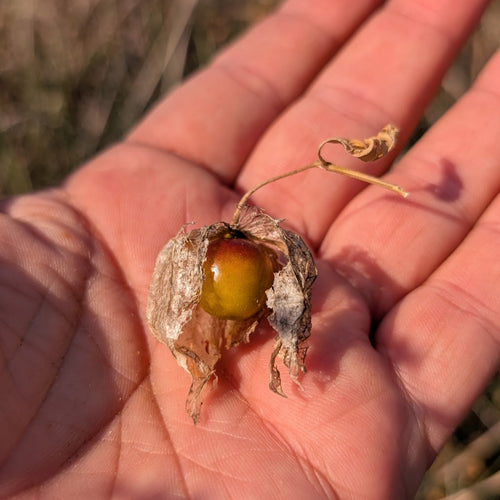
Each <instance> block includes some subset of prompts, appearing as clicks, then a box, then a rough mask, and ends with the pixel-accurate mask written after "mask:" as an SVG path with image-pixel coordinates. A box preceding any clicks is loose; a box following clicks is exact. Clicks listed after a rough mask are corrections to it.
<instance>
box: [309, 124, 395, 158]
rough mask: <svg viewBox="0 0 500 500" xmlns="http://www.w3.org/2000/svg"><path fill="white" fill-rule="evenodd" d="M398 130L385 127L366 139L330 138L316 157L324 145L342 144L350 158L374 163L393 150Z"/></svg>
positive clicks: (391, 126)
mask: <svg viewBox="0 0 500 500" xmlns="http://www.w3.org/2000/svg"><path fill="white" fill-rule="evenodd" d="M398 133H399V130H398V128H397V127H395V126H394V125H391V124H389V125H386V126H385V127H384V128H383V129H382V130H381V131H380V132H379V133H378V134H377V135H376V136H374V137H369V138H368V139H363V140H359V139H345V138H344V137H332V138H331V139H327V140H326V141H324V142H323V143H322V144H321V145H320V147H319V153H318V156H319V157H320V159H321V160H322V161H323V162H324V163H326V162H325V160H323V158H322V156H321V150H322V149H323V146H325V145H326V144H342V146H344V149H345V150H346V151H347V152H348V153H349V154H351V155H352V156H354V157H356V158H359V159H360V160H363V161H375V160H378V159H380V158H382V157H383V156H385V155H386V154H387V153H389V151H391V150H392V149H393V147H394V146H395V144H396V141H397V138H398Z"/></svg>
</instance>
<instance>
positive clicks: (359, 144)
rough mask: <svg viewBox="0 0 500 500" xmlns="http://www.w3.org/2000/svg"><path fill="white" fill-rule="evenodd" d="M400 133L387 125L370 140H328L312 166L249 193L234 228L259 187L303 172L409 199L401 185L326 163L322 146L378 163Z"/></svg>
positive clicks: (324, 142)
mask: <svg viewBox="0 0 500 500" xmlns="http://www.w3.org/2000/svg"><path fill="white" fill-rule="evenodd" d="M397 134H398V129H397V128H396V127H395V126H394V125H386V126H385V127H384V128H383V129H382V130H381V131H380V132H379V134H378V135H376V136H375V137H370V138H368V139H365V140H364V141H360V140H357V139H352V140H349V139H344V138H342V137H334V138H332V139H327V140H326V141H323V142H322V143H321V144H320V146H319V148H318V160H316V161H314V162H312V163H310V164H309V165H305V166H303V167H300V168H297V169H295V170H291V171H289V172H285V173H284V174H280V175H277V176H275V177H271V178H270V179H267V180H265V181H263V182H261V183H260V184H258V185H257V186H255V187H253V188H252V189H250V190H249V191H247V192H246V193H245V194H244V195H243V196H242V197H241V199H240V201H239V203H238V205H237V206H236V210H235V212H234V215H233V221H232V223H231V225H232V226H237V225H238V222H239V220H240V215H241V211H242V209H243V207H244V206H245V204H246V203H247V201H248V199H249V198H250V197H251V196H252V195H253V194H254V193H255V192H256V191H258V190H259V189H260V188H262V187H264V186H267V185H268V184H271V183H272V182H275V181H279V180H280V179H284V178H285V177H291V176H292V175H296V174H300V173H301V172H305V171H306V170H310V169H312V168H322V169H323V170H326V171H327V172H335V173H337V174H341V175H346V176H347V177H351V178H353V179H357V180H360V181H363V182H367V183H369V184H375V185H377V186H380V187H383V188H384V189H388V190H390V191H393V192H394V193H397V194H399V195H400V196H402V197H403V198H406V197H407V196H408V194H409V193H408V192H407V191H405V190H404V189H403V188H401V187H400V186H398V185H396V184H392V183H391V182H386V181H383V180H382V179H379V178H378V177H374V176H372V175H369V174H365V173H363V172H359V171H357V170H351V169H350V168H345V167H341V166H339V165H335V164H333V163H330V162H329V161H327V160H325V158H324V157H323V156H322V154H321V153H322V150H323V147H324V146H325V145H326V144H332V143H333V144H341V145H342V146H344V149H345V150H346V151H347V152H348V153H350V154H351V155H352V156H355V157H356V158H359V159H361V160H364V161H374V160H378V159H379V158H382V157H383V156H385V155H386V154H387V153H388V152H389V151H391V150H392V148H393V147H394V145H395V143H396V138H397Z"/></svg>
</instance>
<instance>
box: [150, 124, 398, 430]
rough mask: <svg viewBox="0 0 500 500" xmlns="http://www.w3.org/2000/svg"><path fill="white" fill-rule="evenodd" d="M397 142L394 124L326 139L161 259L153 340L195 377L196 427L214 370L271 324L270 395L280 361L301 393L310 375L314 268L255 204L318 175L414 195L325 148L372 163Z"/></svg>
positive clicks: (153, 287) (182, 236)
mask: <svg viewBox="0 0 500 500" xmlns="http://www.w3.org/2000/svg"><path fill="white" fill-rule="evenodd" d="M396 137H397V129H396V128H395V127H394V126H392V125H388V126H386V127H385V128H384V129H382V131H381V132H380V133H379V134H378V135H377V136H376V137H372V138H369V139H366V140H364V141H359V140H348V139H344V138H339V137H335V138H332V139H328V140H327V141H324V142H323V143H322V144H321V145H320V147H319V150H318V160H317V161H315V162H313V163H311V164H309V165H306V166H305V167H302V168H299V169H297V170H294V171H292V172H288V173H286V174H283V175H279V176H277V177H274V178H272V179H269V180H267V181H264V182H263V183H261V184H259V185H258V186H256V187H255V188H254V189H252V190H250V191H249V192H247V193H246V194H245V195H244V196H243V197H242V199H241V201H240V203H239V204H238V206H237V207H236V210H235V213H234V217H233V220H232V222H231V223H230V224H228V223H226V222H216V223H214V224H211V225H210V226H205V227H202V228H199V229H194V230H192V231H190V232H186V226H184V227H182V228H181V230H180V231H179V233H178V234H177V236H175V237H174V238H172V239H171V240H170V241H169V242H168V243H167V244H166V246H165V247H164V248H163V249H162V250H161V251H160V253H159V255H158V257H157V260H156V265H155V269H154V272H153V276H152V279H151V284H150V288H149V297H148V307H147V319H148V323H149V326H150V328H151V330H152V332H153V334H154V335H155V337H157V338H158V340H160V342H163V343H164V344H166V345H167V346H168V347H169V348H170V350H171V351H172V354H173V355H174V357H175V359H176V361H177V363H178V364H179V365H180V366H182V367H183V368H184V369H185V370H186V371H187V372H189V373H190V375H191V378H192V383H191V387H190V389H189V393H188V396H187V400H186V410H187V412H188V413H189V415H190V416H191V418H192V419H193V421H194V422H195V423H196V422H197V421H198V418H199V415H200V407H201V403H202V399H203V398H202V396H203V394H202V393H203V390H204V389H205V388H206V387H207V383H208V382H209V381H210V380H212V379H216V373H215V366H216V364H217V361H218V360H219V359H220V357H221V353H222V351H223V349H224V348H226V349H229V348H231V347H233V346H235V345H237V344H239V343H240V342H248V341H249V337H250V334H251V333H252V332H253V331H254V330H255V328H256V327H257V325H258V324H259V322H260V321H261V320H262V319H263V318H264V317H267V321H268V322H269V324H270V325H271V326H272V327H273V328H274V329H275V330H276V332H277V336H276V341H275V344H274V348H273V351H272V353H271V357H270V365H269V387H270V389H271V390H273V391H274V392H276V393H278V394H280V395H282V396H285V394H284V392H283V390H282V387H281V377H280V372H279V370H278V368H277V366H276V360H277V358H281V359H282V360H283V363H284V365H285V366H286V367H287V368H288V370H289V373H290V376H291V378H292V380H293V381H294V382H296V383H297V384H299V385H300V383H299V375H300V373H301V372H304V371H305V365H304V360H305V355H306V350H307V346H306V342H305V341H306V339H307V338H308V337H309V335H310V332H311V305H310V304H311V289H312V285H313V282H314V280H315V278H316V275H317V270H316V266H315V264H314V260H313V258H312V255H311V253H310V251H309V249H308V248H307V246H306V245H305V243H304V242H303V240H302V238H301V237H300V236H299V235H297V234H295V233H293V232H292V231H288V230H286V229H283V228H282V227H281V226H280V224H279V221H278V220H275V219H273V218H272V217H270V216H269V215H267V214H265V213H264V212H263V211H262V210H260V209H259V208H255V207H250V206H248V205H247V201H248V199H249V197H250V196H251V195H252V194H253V193H254V192H255V191H256V190H257V189H260V188H261V187H263V186H265V185H267V184H269V183H271V182H275V181H277V180H279V179H282V178H284V177H288V176H290V175H295V174H297V173H300V172H303V171H305V170H308V169H311V168H322V169H325V170H327V171H331V172H337V173H340V174H343V175H348V176H350V177H354V178H356V179H359V180H363V181H365V182H369V183H372V184H377V185H380V186H382V187H384V188H387V189H390V190H392V191H395V192H396V193H398V194H400V195H402V196H407V193H406V192H405V191H404V190H402V189H401V188H400V187H398V186H396V185H394V184H390V183H387V182H384V181H382V180H380V179H377V178H374V177H371V176H368V175H366V174H363V173H361V172H357V171H353V170H349V169H345V168H343V167H339V166H337V165H334V164H332V163H330V162H328V161H326V160H325V158H324V157H323V155H322V150H323V147H324V146H325V145H326V144H329V143H338V144H341V145H343V146H344V148H345V149H346V151H347V152H349V153H350V154H352V155H353V156H356V157H357V158H360V159H362V160H365V161H373V160H377V159H379V158H381V157H383V156H384V155H385V154H387V153H388V152H389V151H390V150H391V149H392V148H393V146H394V144H395V141H396Z"/></svg>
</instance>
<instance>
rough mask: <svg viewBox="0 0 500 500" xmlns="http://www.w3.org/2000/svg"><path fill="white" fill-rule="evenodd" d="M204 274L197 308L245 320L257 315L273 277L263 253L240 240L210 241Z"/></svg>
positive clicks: (244, 240)
mask: <svg viewBox="0 0 500 500" xmlns="http://www.w3.org/2000/svg"><path fill="white" fill-rule="evenodd" d="M203 273H204V276H205V278H204V280H203V287H202V289H201V297H200V306H201V307H202V308H203V309H205V311H207V312H208V313H210V314H212V315H213V316H215V317H217V318H221V319H247V318H251V317H252V316H254V315H255V314H256V313H258V312H259V311H260V310H261V309H262V308H263V307H264V306H265V303H266V290H267V289H268V288H269V287H270V286H271V285H272V283H273V277H274V275H273V273H274V270H273V264H272V261H271V259H270V258H269V257H268V255H267V254H266V253H265V251H264V250H263V249H261V247H259V246H258V245H257V244H256V243H252V242H251V241H249V240H246V239H243V238H229V239H228V238H226V239H219V240H215V241H212V242H211V243H210V244H209V246H208V249H207V254H206V260H205V262H204V264H203Z"/></svg>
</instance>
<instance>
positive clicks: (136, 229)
mask: <svg viewBox="0 0 500 500" xmlns="http://www.w3.org/2000/svg"><path fill="white" fill-rule="evenodd" d="M381 3H382V2H380V1H375V0H363V1H360V2H352V1H346V0H336V1H326V0H324V1H317V2H310V1H308V0H290V1H288V2H287V3H285V4H284V6H283V7H282V9H281V10H280V11H278V12H277V13H276V14H275V15H274V16H272V17H271V18H269V19H267V20H266V21H265V22H264V23H262V24H261V25H259V26H257V27H256V28H255V29H254V30H253V31H251V32H250V33H249V34H248V35H247V36H246V37H245V38H244V39H242V40H240V41H239V42H238V43H237V44H235V45H234V46H233V47H231V48H230V49H229V50H227V51H226V52H225V53H223V54H221V55H220V56H219V57H218V58H217V59H216V60H215V61H214V62H213V63H212V64H211V65H210V67H208V68H207V69H206V70H204V71H203V72H201V73H199V74H198V75H196V76H195V77H194V78H192V79H191V80H190V81H189V82H188V83H186V84H185V85H184V86H182V87H180V88H179V89H178V90H176V91H175V92H174V93H173V94H172V95H171V96H170V97H168V98H167V99H166V101H165V102H163V103H162V104H161V105H160V106H159V107H158V108H157V109H156V110H155V111H154V112H153V113H152V114H151V115H150V116H149V117H147V119H146V120H145V121H144V122H143V123H141V124H140V125H139V126H138V127H137V128H136V130H134V131H133V132H132V133H131V135H130V136H129V137H128V138H127V139H126V140H125V141H124V142H123V143H121V144H119V145H117V146H115V147H113V148H111V149H110V150H108V151H107V152H105V153H104V154H102V155H101V156H100V157H98V158H96V159H95V160H93V161H92V162H90V163H89V164H88V165H86V166H84V167H83V168H82V169H80V170H79V171H78V172H77V173H76V174H74V175H73V176H72V177H71V178H69V179H68V181H67V182H66V183H65V185H63V186H62V187H61V188H58V189H54V190H50V191H46V192H42V193H37V194H34V195H30V196H24V197H19V198H15V199H12V200H7V201H5V202H3V206H2V215H1V219H0V235H1V246H0V263H1V264H0V274H1V281H0V282H1V288H0V294H1V300H0V308H1V309H0V311H1V312H0V320H1V329H2V330H1V336H0V348H1V351H0V352H1V371H0V400H1V402H2V403H1V405H2V406H1V411H0V496H13V497H16V496H19V497H30V496H32V495H37V496H39V497H40V498H51V499H53V498H105V497H113V498H175V497H182V498H184V497H192V498H297V499H299V498H308V499H309V498H323V497H325V498H334V497H335V496H338V497H340V498H357V499H358V498H405V497H409V498H411V497H412V495H413V494H414V492H415V490H416V488H417V486H418V484H419V481H420V479H421V477H422V475H423V473H424V471H425V469H426V467H428V465H429V463H430V461H431V460H432V458H433V457H434V455H435V453H436V450H437V449H438V448H439V447H440V445H441V444H442V443H443V441H444V440H445V439H446V437H447V436H448V435H449V433H450V432H451V431H452V429H453V428H454V427H455V426H456V424H457V423H458V422H459V420H460V418H461V417H462V416H463V415H464V413H465V412H466V410H467V408H468V407H469V406H470V405H471V404H472V401H473V400H474V398H475V397H476V396H477V394H478V393H479V392H480V391H481V389H482V388H483V387H484V385H485V384H486V383H487V381H488V379H489V378H490V377H491V375H492V374H493V373H494V371H495V370H496V369H497V367H498V358H499V348H498V333H499V325H500V314H499V312H498V311H500V303H499V297H500V293H499V290H498V283H499V282H500V264H499V261H498V245H499V230H498V229H499V225H500V199H499V197H498V192H499V187H500V169H499V168H498V165H499V162H498V158H500V142H499V141H498V137H499V136H500V122H499V120H498V116H499V112H500V96H499V93H498V90H499V89H498V81H499V79H500V57H496V58H495V59H493V60H492V61H491V62H490V64H489V65H488V67H487V68H486V69H485V70H484V72H483V74H482V76H481V77H480V79H479V80H478V82H477V83H476V85H475V86H474V87H473V88H472V89H471V90H470V91H469V93H468V94H467V95H466V96H465V97H464V98H463V99H462V100H461V101H460V102H459V103H458V104H457V105H456V106H455V108H454V109H452V110H451V111H450V112H449V113H448V114H447V115H446V116H445V117H444V118H443V119H442V120H441V121H440V122H439V123H438V124H437V125H436V126H434V127H433V129H432V130H431V131H430V132H429V133H428V134H427V135H426V136H425V137H424V138H423V139H422V140H421V141H419V143H418V144H417V145H416V146H415V147H414V148H413V149H412V150H411V151H410V152H409V153H408V154H407V155H406V156H405V158H404V159H403V160H401V161H400V162H399V163H398V164H397V165H396V166H395V167H394V168H393V169H392V170H391V172H390V174H389V175H388V178H389V179H390V180H391V181H393V182H395V183H397V184H399V185H401V186H404V188H405V189H406V190H408V191H410V193H411V196H410V198H409V199H408V200H402V199H400V198H398V197H397V196H396V195H394V194H392V193H388V192H385V191H383V190H381V189H379V188H376V187H365V186H364V185H361V184H360V183H357V182H356V181H353V180H350V179H345V178H341V177H339V176H335V175H334V174H328V173H325V172H321V171H308V172H307V173H304V174H302V176H301V177H295V178H290V179H286V180H283V181H281V182H279V183H276V184H273V185H271V186H268V187H266V188H264V189H263V190H262V191H259V192H258V193H257V194H256V195H255V196H254V197H253V202H254V203H255V204H257V205H259V206H261V207H263V208H264V209H265V210H266V211H267V212H268V213H269V214H270V215H272V216H274V217H276V218H286V222H285V224H286V225H288V227H290V228H292V229H294V230H295V231H297V232H299V233H300V234H301V235H302V236H303V237H304V239H305V240H306V241H307V242H308V244H309V245H310V247H311V249H312V250H313V252H314V254H315V256H316V259H317V265H318V268H319V273H320V275H319V278H318V280H317V282H316V285H315V288H314V290H313V330H312V335H311V338H310V342H309V345H310V349H309V352H308V357H307V359H306V365H307V367H308V373H307V374H306V375H305V376H304V377H303V379H302V383H303V390H300V389H298V388H296V387H294V386H293V384H291V383H290V381H289V380H288V377H287V375H286V370H282V372H283V377H282V378H283V383H284V390H285V392H286V393H287V394H288V396H289V398H288V399H284V398H280V397H279V396H276V395H275V394H273V393H271V392H270V391H269V389H268V387H267V372H268V363H269V357H270V354H271V350H272V345H273V338H272V337H273V335H272V333H271V332H270V330H269V329H266V327H265V326H263V327H262V328H261V329H260V330H258V331H257V332H255V333H254V334H253V337H252V339H251V343H250V344H248V345H244V346H239V347H238V348H236V349H234V350H232V351H230V352H227V353H225V354H227V356H225V357H224V359H223V360H222V361H221V363H220V366H219V367H218V375H219V383H218V385H217V387H216V388H215V389H214V390H213V391H211V392H210V393H209V394H208V396H207V398H206V404H205V405H204V406H203V409H202V415H201V419H200V423H199V424H198V425H197V426H194V425H193V423H192V421H191V420H190V418H189V417H188V415H187V414H186V413H185V410H184V401H185V397H186V393H187V390H188V387H189V383H190V378H189V376H188V374H187V373H185V372H184V371H183V370H182V369H181V368H179V367H178V366H177V364H176V363H175V360H174V359H173V357H172V356H171V353H170V351H169V350H168V349H167V348H166V347H165V346H163V345H161V344H159V343H158V342H157V341H156V340H155V339H154V338H153V337H152V335H151V334H150V333H149V332H148V328H147V326H146V324H145V315H144V313H145V302H146V297H147V288H148V284H149V280H150V277H151V273H152V269H153V266H154V261H155V257H156V254H157V253H158V251H159V250H160V249H161V247H162V246H163V245H164V244H165V242H166V241H167V240H168V239H169V238H171V237H172V236H173V235H174V234H175V233H177V231H178V230H179V228H180V227H181V225H182V224H184V223H185V222H187V221H196V223H197V224H198V225H206V224H210V223H213V222H215V221H218V220H230V217H231V214H232V212H233V210H234V207H235V203H236V202H237V200H238V196H237V194H236V192H238V193H241V192H242V191H244V190H246V189H248V188H250V187H252V186H253V185H255V184H257V183H258V182H260V181H262V180H263V179H265V178H268V177H270V176H272V175H276V174H278V173H280V172H284V171H286V170H290V169H292V168H296V167H299V166H301V165H303V164H306V163H309V162H310V161H314V160H315V152H316V149H317V146H318V144H319V143H320V142H321V141H322V140H323V139H326V138H327V137H330V136H332V135H343V136H347V137H359V138H362V137H366V136H370V135H374V134H375V133H376V132H377V131H378V130H379V129H380V128H381V127H382V126H383V125H385V124H386V123H389V122H391V123H395V124H397V125H399V126H400V128H401V131H402V132H401V136H402V138H403V141H404V139H405V138H407V137H408V135H409V134H410V132H411V130H412V127H414V126H415V124H416V122H417V120H418V118H419V116H420V114H421V112H422V111H423V108H424V106H425V105H426V103H427V102H428V100H429V98H430V97H431V96H432V93H433V91H434V90H435V89H436V87H437V85H438V83H439V80H440V78H441V76H442V75H443V73H444V71H445V70H446V67H447V65H448V64H449V63H450V61H451V59H452V58H453V55H454V54H455V52H456V50H457V49H458V48H459V46H460V44H461V42H462V41H463V39H464V38H465V37H466V36H467V34H468V33H469V31H470V30H471V29H472V28H473V26H474V24H475V23H476V22H477V20H478V18H479V16H480V14H481V11H482V9H483V7H484V4H486V2H485V1H481V0H476V1H470V2H459V3H457V2H455V1H454V0H439V1H437V2H436V1H435V0H434V1H422V2H414V1H413V0H412V1H409V0H393V1H390V2H387V3H386V4H385V5H384V7H383V8H382V9H380V10H378V11H375V9H376V8H377V7H379V4H381ZM458 4H459V5H458ZM335 154H337V151H336V150H335V149H333V148H332V149H331V150H329V151H328V155H331V156H332V157H333V156H334V155H335ZM338 155H339V156H338V163H342V164H343V165H346V166H351V167H354V168H363V169H366V170H367V171H368V172H369V173H371V174H375V175H378V174H382V173H383V172H384V171H385V170H386V169H387V168H388V166H389V160H387V161H386V160H381V161H379V162H377V163H375V164H373V165H362V166H359V165H358V164H357V162H356V161H355V160H353V159H351V158H345V157H343V156H341V155H342V153H341V152H340V151H339V152H338ZM335 159H336V160H337V158H335Z"/></svg>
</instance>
